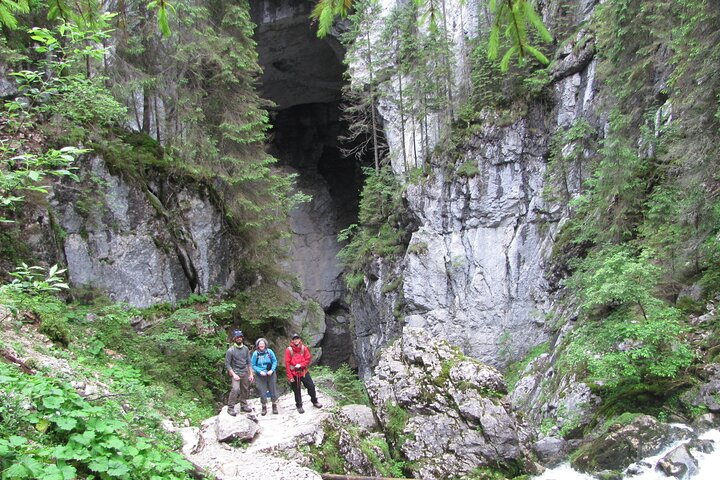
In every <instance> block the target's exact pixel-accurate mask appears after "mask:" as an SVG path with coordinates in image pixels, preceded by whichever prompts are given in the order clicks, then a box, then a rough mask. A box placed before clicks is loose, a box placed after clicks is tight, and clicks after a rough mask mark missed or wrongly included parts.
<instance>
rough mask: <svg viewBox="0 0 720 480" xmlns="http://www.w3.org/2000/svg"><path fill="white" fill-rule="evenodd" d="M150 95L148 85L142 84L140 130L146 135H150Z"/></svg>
mask: <svg viewBox="0 0 720 480" xmlns="http://www.w3.org/2000/svg"><path fill="white" fill-rule="evenodd" d="M150 95H152V91H151V90H150V87H148V86H147V85H145V86H143V111H142V127H141V128H140V130H141V131H142V132H143V133H147V134H148V135H150V113H151V109H150Z"/></svg>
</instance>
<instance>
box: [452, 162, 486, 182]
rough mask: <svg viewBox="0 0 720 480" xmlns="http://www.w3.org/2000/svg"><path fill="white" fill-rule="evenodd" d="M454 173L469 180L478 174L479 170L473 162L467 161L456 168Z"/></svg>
mask: <svg viewBox="0 0 720 480" xmlns="http://www.w3.org/2000/svg"><path fill="white" fill-rule="evenodd" d="M456 173H457V175H458V176H460V177H463V178H471V177H474V176H476V175H478V174H479V173H480V169H479V168H478V166H477V163H475V161H473V160H468V161H466V162H464V163H463V164H462V165H460V166H459V167H458V169H457V170H456Z"/></svg>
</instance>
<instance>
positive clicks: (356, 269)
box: [338, 167, 405, 288]
mask: <svg viewBox="0 0 720 480" xmlns="http://www.w3.org/2000/svg"><path fill="white" fill-rule="evenodd" d="M365 174H366V178H365V186H364V187H363V190H362V192H361V194H360V213H359V221H360V227H358V226H357V225H351V226H350V227H348V228H346V229H345V230H343V231H341V232H340V234H339V235H338V240H339V241H346V240H349V242H348V243H347V244H346V245H345V246H344V247H343V248H342V250H341V251H340V253H338V258H339V259H340V262H341V263H342V264H343V265H344V266H345V267H346V268H347V270H348V273H346V274H345V279H346V283H347V284H348V287H349V288H353V287H359V286H360V285H361V284H362V281H363V277H362V270H363V268H364V266H365V264H366V262H368V261H369V260H370V259H371V258H372V257H374V256H378V257H385V256H390V255H395V254H398V253H401V252H402V250H404V248H405V244H404V232H403V231H402V230H401V229H400V228H399V226H398V222H399V220H400V216H401V215H402V210H403V206H402V199H401V196H400V186H399V183H398V180H397V178H395V176H394V174H393V173H392V170H391V169H390V168H389V167H383V168H382V169H381V170H380V172H377V173H376V172H375V170H373V169H366V170H365Z"/></svg>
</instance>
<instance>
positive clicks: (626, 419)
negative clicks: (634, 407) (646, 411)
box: [599, 412, 642, 435]
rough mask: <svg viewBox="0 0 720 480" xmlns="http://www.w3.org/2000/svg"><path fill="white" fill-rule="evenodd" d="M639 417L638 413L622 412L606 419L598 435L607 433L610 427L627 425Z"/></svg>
mask: <svg viewBox="0 0 720 480" xmlns="http://www.w3.org/2000/svg"><path fill="white" fill-rule="evenodd" d="M641 415H642V414H640V413H631V412H624V413H622V414H620V415H618V416H616V417H612V418H608V419H607V420H606V421H605V423H603V425H602V427H600V431H599V433H600V435H603V434H605V433H607V431H608V430H609V429H610V427H612V426H614V425H629V424H631V423H632V422H633V420H635V419H636V418H638V417H639V416H641Z"/></svg>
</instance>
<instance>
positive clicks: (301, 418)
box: [180, 391, 334, 480]
mask: <svg viewBox="0 0 720 480" xmlns="http://www.w3.org/2000/svg"><path fill="white" fill-rule="evenodd" d="M318 399H319V400H320V403H322V404H323V408H322V409H317V408H315V407H313V406H312V404H311V403H310V399H309V398H308V397H307V394H306V393H305V392H304V391H303V400H304V408H305V413H303V414H301V413H299V412H298V411H297V410H296V408H295V399H294V397H293V395H292V393H289V394H286V395H283V396H282V397H280V398H279V399H278V407H279V414H277V415H275V414H273V413H272V411H271V409H270V402H268V414H267V415H264V416H263V415H260V411H261V406H260V399H257V398H256V399H253V400H251V401H250V402H249V403H250V406H251V408H252V409H253V412H251V413H245V414H238V416H237V417H231V416H230V415H228V413H227V408H226V407H223V409H222V411H221V412H220V414H218V415H217V416H215V417H211V418H209V419H207V420H205V421H204V422H203V424H202V426H201V427H200V428H198V427H189V428H183V429H180V433H181V435H182V437H183V453H184V454H185V456H186V458H187V459H188V460H189V461H191V462H192V463H193V464H195V465H196V466H197V467H198V468H200V469H207V470H208V471H210V472H212V473H213V474H214V475H215V476H216V477H217V478H218V479H219V480H235V479H238V480H239V479H246V478H251V476H256V475H257V476H258V477H262V478H266V479H268V480H286V479H287V480H319V479H320V478H321V477H320V475H319V474H317V473H316V472H314V471H312V470H310V469H309V468H306V467H303V466H301V465H299V464H298V463H297V462H295V461H293V460H290V459H289V458H298V454H297V450H296V447H298V446H301V445H309V444H314V445H317V444H320V443H322V440H323V437H324V432H323V429H322V424H323V421H324V420H325V419H326V418H327V417H329V416H330V411H329V410H330V409H332V408H333V407H334V402H333V401H332V399H331V398H330V397H328V396H326V395H323V394H322V392H319V391H318ZM235 424H237V425H238V430H241V429H242V427H243V426H245V427H248V426H249V427H251V429H254V428H255V426H254V425H253V424H256V425H257V427H259V431H258V433H257V434H256V435H255V437H254V438H253V440H252V441H251V442H250V443H249V444H246V445H239V446H236V447H234V446H232V445H230V444H229V443H224V442H219V441H218V438H217V432H218V428H220V427H222V428H223V429H227V428H233V425H235Z"/></svg>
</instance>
